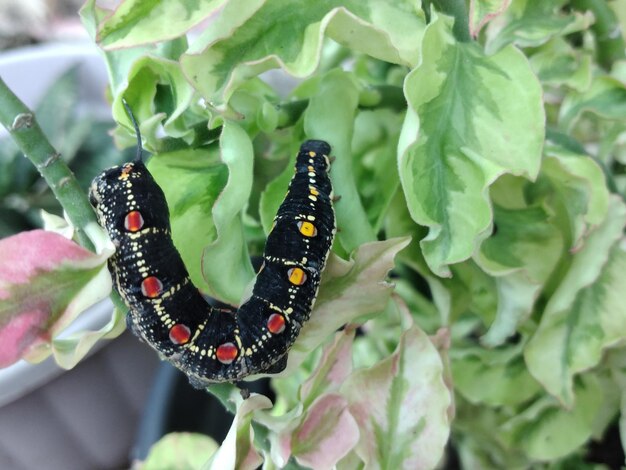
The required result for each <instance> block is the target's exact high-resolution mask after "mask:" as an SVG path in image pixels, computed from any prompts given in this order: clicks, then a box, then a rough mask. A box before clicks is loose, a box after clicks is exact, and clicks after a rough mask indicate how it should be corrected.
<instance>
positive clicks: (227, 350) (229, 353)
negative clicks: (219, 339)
mask: <svg viewBox="0 0 626 470" xmlns="http://www.w3.org/2000/svg"><path fill="white" fill-rule="evenodd" d="M238 354H239V350H238V349H237V346H235V345H234V344H233V343H224V344H220V345H219V346H218V347H217V351H215V355H216V356H217V360H218V361H220V362H221V363H222V364H230V363H231V362H233V361H234V360H235V358H236V357H237V355H238Z"/></svg>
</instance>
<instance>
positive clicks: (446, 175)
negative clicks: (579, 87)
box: [398, 16, 544, 276]
mask: <svg viewBox="0 0 626 470" xmlns="http://www.w3.org/2000/svg"><path fill="white" fill-rule="evenodd" d="M423 51H424V52H423V53H424V57H423V60H422V62H421V63H420V65H419V66H418V67H417V68H415V69H414V70H413V71H411V72H410V73H409V75H407V78H406V81H405V85H404V90H405V95H406V97H407V100H408V103H409V109H408V111H407V117H406V119H405V121H404V125H403V128H402V134H401V136H400V143H399V145H398V165H399V168H400V180H401V182H402V188H403V190H404V194H405V196H406V198H407V205H408V207H409V210H410V213H411V217H412V218H413V220H415V221H416V222H417V223H418V224H420V225H425V226H427V227H429V233H428V236H427V237H426V238H424V239H423V240H422V242H421V247H422V250H423V253H424V257H425V259H426V261H427V262H428V265H429V266H430V268H431V269H432V270H433V272H434V273H435V274H437V275H439V276H449V275H450V271H449V269H448V267H447V265H448V264H451V263H457V262H459V261H463V260H465V259H467V258H468V257H469V256H471V254H472V252H473V251H474V249H475V246H476V244H477V242H480V240H481V239H484V238H485V237H486V236H487V234H488V231H489V228H490V223H491V218H492V214H491V208H490V205H489V201H488V198H487V192H488V191H487V190H488V187H489V186H490V185H491V184H492V183H493V182H494V181H495V179H496V178H498V177H499V176H500V175H502V174H505V173H511V174H515V175H525V176H527V177H529V178H534V177H535V176H536V174H537V172H538V170H539V164H540V161H541V160H540V158H541V146H542V143H543V138H544V128H543V122H544V112H543V106H542V100H541V97H542V95H541V93H542V92H541V88H540V86H539V84H538V82H537V80H536V78H535V76H534V75H533V74H532V72H531V70H530V67H529V65H528V62H527V61H526V59H525V57H524V56H523V55H522V54H521V53H520V52H519V51H518V50H516V49H515V48H513V47H507V48H505V49H503V50H501V51H500V52H499V53H498V54H496V55H494V56H491V57H487V56H485V55H484V54H483V53H482V52H481V51H480V50H479V49H478V48H477V47H476V46H475V45H474V44H466V43H462V44H459V43H456V42H455V41H454V38H453V36H452V33H451V21H450V19H449V18H446V17H443V16H440V17H438V18H437V19H436V20H435V21H434V22H433V23H431V24H430V25H429V26H428V28H427V31H426V33H425V35H424V46H423Z"/></svg>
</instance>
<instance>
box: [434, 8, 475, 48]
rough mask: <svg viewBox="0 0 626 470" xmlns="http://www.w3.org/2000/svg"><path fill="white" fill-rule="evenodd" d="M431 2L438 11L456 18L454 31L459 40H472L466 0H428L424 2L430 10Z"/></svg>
mask: <svg viewBox="0 0 626 470" xmlns="http://www.w3.org/2000/svg"><path fill="white" fill-rule="evenodd" d="M430 4H432V5H434V6H435V8H436V9H437V11H440V12H441V13H444V14H446V15H450V16H452V17H453V18H454V28H453V29H452V32H453V33H454V37H455V38H456V40H457V41H459V42H469V41H471V40H472V36H471V35H470V30H469V14H468V12H467V5H466V4H465V0H428V1H427V2H425V4H424V7H425V9H426V10H428V7H429V5H430Z"/></svg>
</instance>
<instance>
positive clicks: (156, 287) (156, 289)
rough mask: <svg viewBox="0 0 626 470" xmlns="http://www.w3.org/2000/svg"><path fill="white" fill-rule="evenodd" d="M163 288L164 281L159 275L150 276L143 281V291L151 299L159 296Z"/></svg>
mask: <svg viewBox="0 0 626 470" xmlns="http://www.w3.org/2000/svg"><path fill="white" fill-rule="evenodd" d="M162 290H163V283H162V282H161V281H159V278H158V277H154V276H150V277H147V278H145V279H144V280H143V281H142V282H141V293H142V294H143V295H144V296H146V297H148V298H150V299H154V298H155V297H158V296H159V295H160V294H161V291H162Z"/></svg>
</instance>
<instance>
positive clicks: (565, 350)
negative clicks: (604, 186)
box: [524, 198, 626, 407]
mask: <svg viewBox="0 0 626 470" xmlns="http://www.w3.org/2000/svg"><path fill="white" fill-rule="evenodd" d="M625 226H626V206H625V205H624V203H623V202H621V200H619V199H617V198H612V199H611V204H610V209H609V214H608V216H607V218H606V220H605V221H604V223H603V224H602V225H600V226H599V227H597V228H596V229H595V230H594V231H592V232H591V233H590V234H589V236H588V238H587V239H586V240H585V242H584V244H583V247H582V248H581V249H580V251H578V252H577V253H576V254H575V255H574V256H573V260H572V264H571V266H570V269H569V270H568V272H567V273H566V275H565V277H564V278H563V280H562V281H561V284H560V285H559V286H558V288H557V290H556V291H555V293H554V294H553V295H552V297H551V298H550V301H549V302H548V304H547V305H546V308H545V311H544V313H543V316H542V318H541V322H540V324H539V328H538V329H537V331H536V332H535V334H534V335H533V337H532V338H531V339H530V341H529V343H528V344H527V346H526V349H525V351H524V355H525V358H526V363H527V365H528V369H529V371H530V372H531V374H533V376H534V377H535V378H536V379H537V380H539V382H541V383H542V385H543V386H544V387H545V388H546V390H547V391H548V392H550V393H551V394H552V395H554V396H555V397H557V398H558V399H559V400H560V401H561V402H562V403H563V404H564V405H565V406H568V407H571V406H572V405H573V403H574V395H573V378H574V376H575V375H576V374H578V373H580V372H583V371H585V370H587V369H589V368H591V367H593V366H595V365H596V364H598V362H599V361H600V359H601V357H602V352H603V351H604V350H605V349H606V348H608V347H610V346H612V345H614V344H616V343H618V342H619V341H624V340H626V322H624V318H625V317H626V304H625V303H624V301H623V296H622V291H621V289H622V286H623V285H624V283H625V282H626V278H625V275H626V247H625V245H624V243H623V241H622V242H620V240H621V239H622V237H623V235H622V233H623V230H624V227H625Z"/></svg>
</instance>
